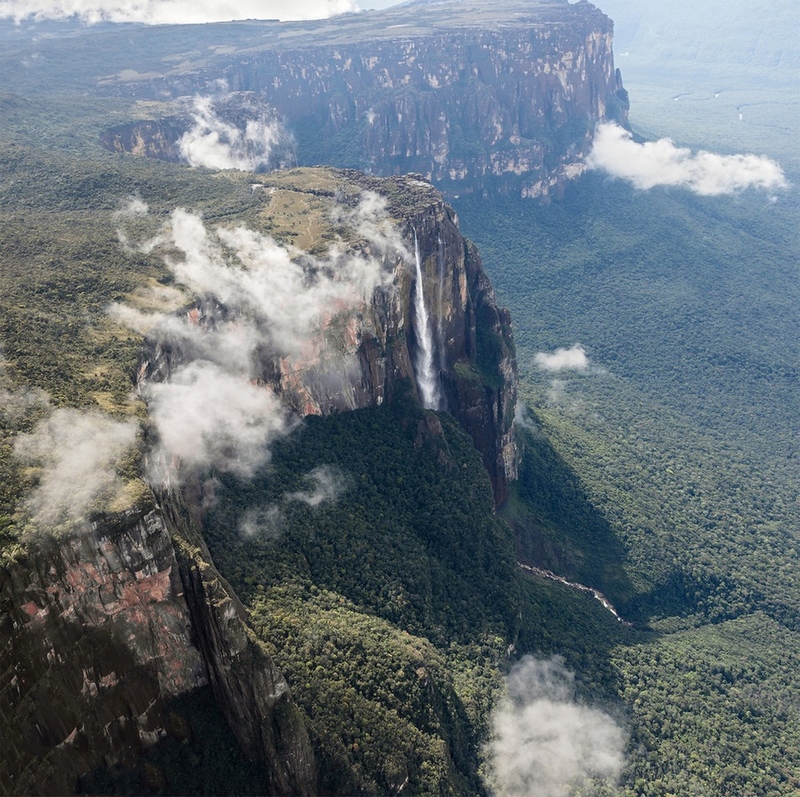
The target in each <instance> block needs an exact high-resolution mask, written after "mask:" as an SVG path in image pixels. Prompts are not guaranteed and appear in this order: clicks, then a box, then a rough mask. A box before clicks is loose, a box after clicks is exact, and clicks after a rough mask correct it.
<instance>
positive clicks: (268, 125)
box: [177, 94, 297, 172]
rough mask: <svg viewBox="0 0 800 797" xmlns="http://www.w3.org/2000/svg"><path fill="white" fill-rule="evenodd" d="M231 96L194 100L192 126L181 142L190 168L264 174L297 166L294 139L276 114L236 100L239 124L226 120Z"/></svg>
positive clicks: (182, 153)
mask: <svg viewBox="0 0 800 797" xmlns="http://www.w3.org/2000/svg"><path fill="white" fill-rule="evenodd" d="M232 103H234V101H233V100H232V99H231V96H230V95H227V94H220V95H219V96H215V97H200V96H198V97H195V98H194V99H193V100H192V106H191V109H190V115H191V118H192V126H191V128H190V129H189V130H187V132H186V133H184V134H183V135H182V136H181V138H180V139H179V140H178V142H177V143H178V149H179V150H180V152H181V155H183V157H184V158H185V159H186V161H187V163H189V164H190V165H191V166H204V167H206V168H208V169H238V170H239V171H242V172H264V171H272V170H274V169H284V168H289V167H291V166H294V165H296V162H297V159H296V157H295V155H294V139H293V138H292V136H291V135H290V133H289V131H288V130H287V129H286V128H285V127H284V125H283V124H282V122H281V120H280V119H279V118H278V116H277V114H276V113H274V112H270V111H268V110H267V109H266V108H264V107H261V108H259V107H257V106H256V104H255V103H254V102H252V101H250V102H248V101H247V100H245V99H244V98H242V97H239V98H238V99H237V100H236V101H235V117H236V121H235V122H234V121H233V120H232V119H226V118H225V111H224V107H225V106H226V105H227V106H231V104H232Z"/></svg>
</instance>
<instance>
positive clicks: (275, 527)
mask: <svg viewBox="0 0 800 797" xmlns="http://www.w3.org/2000/svg"><path fill="white" fill-rule="evenodd" d="M305 481H306V482H307V483H308V485H309V489H308V490H297V491H294V492H289V493H284V495H283V496H282V497H281V499H280V502H279V503H277V504H269V505H267V506H257V507H251V508H249V509H247V510H246V511H245V513H244V514H243V515H242V517H241V520H240V521H239V524H238V526H239V533H240V534H242V536H244V537H256V536H258V537H261V538H262V539H276V538H277V537H279V536H280V533H281V526H282V524H283V523H284V518H285V514H284V510H285V509H286V508H287V507H288V506H289V504H293V503H299V504H305V505H306V506H308V507H311V509H316V508H317V507H319V506H321V505H322V504H327V503H331V502H333V501H335V500H336V499H337V498H338V497H339V496H340V495H341V494H342V493H343V492H345V490H346V489H347V478H346V477H345V476H344V474H342V473H341V472H340V471H339V469H338V468H335V467H333V466H332V465H320V466H319V467H316V468H314V469H313V470H312V471H311V472H309V473H307V474H306V476H305Z"/></svg>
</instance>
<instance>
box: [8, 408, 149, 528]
mask: <svg viewBox="0 0 800 797" xmlns="http://www.w3.org/2000/svg"><path fill="white" fill-rule="evenodd" d="M137 433H138V424H137V423H136V422H135V421H133V420H130V421H116V420H114V419H112V418H109V417H108V416H106V415H103V414H101V413H99V412H87V411H81V410H74V409H58V410H56V411H55V412H53V413H52V415H50V416H49V417H48V418H46V419H44V420H43V421H41V422H39V423H38V424H37V425H36V427H35V428H34V430H33V431H32V432H30V433H29V434H22V435H19V436H18V437H17V439H16V440H15V442H14V454H15V455H16V457H17V458H18V459H19V460H20V461H21V462H23V463H24V464H26V465H30V466H34V467H39V468H40V469H41V471H40V474H39V483H38V485H37V487H36V488H35V489H34V490H33V492H32V493H31V494H30V495H29V496H28V497H27V499H26V503H25V508H26V510H27V511H28V513H29V515H30V517H31V520H32V521H33V524H34V525H35V526H36V527H37V528H38V529H40V530H43V531H53V530H57V529H69V528H71V527H73V526H75V525H78V524H80V523H81V522H83V521H85V520H87V519H88V517H89V515H90V514H91V513H92V512H100V511H103V510H106V509H108V508H109V505H110V504H111V502H112V501H113V500H114V498H115V497H116V496H117V495H118V494H119V491H120V490H121V489H122V487H123V486H124V482H123V480H122V479H121V478H120V477H119V476H118V474H117V471H116V468H117V467H118V465H119V462H120V459H121V458H122V457H123V456H124V454H125V453H126V452H127V451H128V450H129V449H130V448H131V447H132V446H133V445H134V443H135V442H136V436H137Z"/></svg>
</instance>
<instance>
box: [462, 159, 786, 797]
mask: <svg viewBox="0 0 800 797" xmlns="http://www.w3.org/2000/svg"><path fill="white" fill-rule="evenodd" d="M457 209H458V211H459V214H460V217H461V219H462V224H463V226H464V229H465V230H466V231H467V233H468V234H469V235H471V236H472V237H473V238H474V239H476V240H477V241H478V242H479V245H480V246H481V249H482V251H483V253H484V260H485V263H486V264H487V268H488V270H489V271H490V274H491V275H492V278H493V280H494V282H495V284H496V286H497V287H498V292H499V294H500V296H501V297H502V299H503V301H505V302H506V303H508V305H509V306H510V308H511V310H512V314H513V317H514V320H515V335H516V341H517V352H518V361H519V365H520V372H521V375H522V387H521V392H522V393H523V395H525V397H526V399H527V402H528V403H529V405H530V406H531V407H532V408H533V413H532V417H531V419H530V421H531V422H530V424H528V426H529V429H530V434H531V435H532V436H531V437H530V438H529V439H528V441H527V443H526V448H527V449H528V452H527V453H526V454H525V455H524V458H523V465H522V467H521V481H520V484H519V486H518V488H517V491H516V495H515V496H512V501H511V503H510V504H509V510H508V511H509V518H510V519H511V520H512V522H515V523H516V525H517V527H518V530H519V531H518V533H521V534H522V539H523V541H524V542H525V546H526V547H524V550H525V551H527V552H528V553H529V554H530V553H532V552H533V553H535V552H538V553H539V554H540V555H541V556H542V559H543V561H544V562H545V563H546V566H550V567H552V568H553V569H554V570H558V571H559V572H563V573H564V574H566V575H569V576H572V577H574V578H577V577H583V578H594V579H597V580H596V581H595V585H597V586H600V587H601V588H602V589H604V591H606V593H607V594H608V596H609V597H610V598H611V599H612V601H613V602H615V604H616V606H617V608H618V609H619V610H620V611H621V613H622V614H623V616H626V617H628V618H629V619H633V620H637V621H638V622H649V624H650V625H651V627H653V628H654V629H657V630H658V631H659V633H660V635H661V636H660V638H659V639H658V640H654V641H653V643H652V644H648V645H644V646H642V647H638V646H637V647H624V646H623V647H620V648H618V649H617V653H616V654H615V655H614V667H615V668H616V671H617V673H618V675H619V677H620V678H621V694H622V696H623V698H624V699H625V701H626V703H627V704H628V705H629V706H630V708H631V712H632V740H633V743H634V744H639V745H640V747H639V748H638V754H635V755H633V756H632V758H631V761H630V765H629V778H630V780H629V781H628V782H629V784H634V783H635V786H634V785H631V786H630V788H631V789H632V791H631V793H636V794H663V793H665V792H675V793H688V792H689V791H691V790H692V789H701V790H703V791H704V793H708V794H719V795H726V794H732V793H747V794H785V793H791V792H792V790H793V789H794V788H796V786H795V785H794V784H796V780H797V777H798V773H800V760H798V756H797V754H796V747H793V746H792V745H796V744H797V740H798V739H799V738H800V716H798V713H797V711H796V710H795V709H794V708H793V706H792V704H791V702H789V701H787V696H788V695H795V696H796V688H797V686H796V683H795V679H794V674H793V665H792V664H790V662H792V661H795V660H796V658H797V656H798V654H800V636H799V635H798V630H800V629H798V619H797V618H798V616H800V611H799V609H800V592H798V588H797V582H796V578H795V576H794V574H795V573H796V568H797V555H798V529H800V505H798V502H797V484H798V477H799V476H800V472H799V468H800V460H799V459H798V449H797V440H798V436H797V432H798V429H797V423H798V418H800V406H798V402H799V401H800V391H798V370H797V363H798V361H799V358H798V355H800V351H798V346H799V344H798V340H800V335H798V332H799V331H800V330H798V322H797V307H798V306H800V295H799V294H800V287H798V282H797V257H798V244H797V237H796V227H795V225H794V223H793V220H792V219H793V216H794V214H795V213H796V198H795V197H794V196H793V195H784V196H782V197H781V198H780V200H779V202H778V203H777V204H771V203H767V202H765V201H764V200H763V199H762V198H760V197H753V196H747V195H744V196H740V197H736V198H726V199H713V200H708V199H699V198H696V197H692V196H690V195H688V194H681V193H677V192H675V193H670V192H662V191H653V192H650V193H642V192H635V191H633V190H632V189H630V188H628V187H626V186H624V185H622V184H617V183H611V182H608V181H606V180H604V179H602V178H600V177H598V176H595V175H588V176H587V177H585V178H583V179H582V180H581V182H580V183H579V184H578V185H576V186H575V187H574V190H572V191H571V192H570V193H569V195H568V196H567V198H566V199H565V201H564V202H563V203H560V204H554V205H552V206H551V207H548V208H533V207H531V206H526V205H525V204H522V203H516V202H513V201H511V200H504V199H501V198H498V199H497V200H496V201H494V202H492V203H491V204H490V205H487V204H486V203H485V202H484V203H480V202H478V201H477V200H474V201H473V200H471V199H469V198H465V199H462V200H460V201H459V202H458V203H457ZM576 343H581V344H582V345H583V346H584V347H585V350H586V353H587V356H588V358H589V367H588V368H587V369H586V370H585V371H562V372H556V373H547V372H544V371H542V370H540V369H539V368H538V367H537V366H536V364H535V361H534V356H535V354H536V353H537V352H539V351H545V352H551V351H553V350H554V349H556V348H557V347H570V346H572V345H574V344H576ZM550 448H551V449H552V450H553V451H554V452H555V454H556V455H557V457H558V459H559V460H560V461H562V462H563V463H564V466H565V468H564V469H563V471H559V470H558V469H556V470H555V471H554V472H553V474H552V476H551V477H550V481H551V482H554V483H555V484H550V486H549V487H548V486H547V485H546V484H545V487H546V488H547V489H545V490H544V491H542V490H541V489H539V490H537V491H533V490H531V489H529V487H528V485H531V484H541V483H542V477H541V474H538V475H537V474H536V473H535V471H532V469H531V468H530V466H529V465H527V464H526V462H528V463H529V462H531V461H532V457H533V461H536V460H537V459H538V461H541V457H542V451H543V450H545V449H550ZM560 472H561V473H562V475H561V476H559V473H560ZM526 474H528V475H526ZM531 479H533V482H532V481H531ZM567 495H571V496H577V497H578V498H580V499H581V501H585V502H586V503H585V504H581V503H580V502H579V503H577V504H576V503H575V502H572V504H571V507H570V510H569V511H567V512H566V513H565V512H563V511H562V512H559V511H558V510H557V506H558V503H557V502H558V501H563V500H564V497H565V496H567ZM554 497H555V500H556V504H555V506H554V503H553V498H554ZM581 505H583V506H584V507H585V508H584V510H582V511H581V512H580V514H582V516H583V517H584V518H585V519H588V520H589V521H590V522H589V524H588V525H584V529H589V528H595V529H596V531H595V532H594V534H595V535H600V536H599V537H598V539H601V540H602V539H606V540H607V539H608V538H609V537H610V538H612V539H616V540H618V541H620V542H621V543H622V546H623V548H624V554H623V556H622V557H617V558H616V561H624V562H625V565H624V571H625V573H626V579H625V580H623V582H622V584H621V585H620V584H618V583H615V582H614V581H613V579H609V577H608V575H607V572H606V571H604V569H603V565H602V562H603V561H604V560H605V561H607V559H608V556H609V551H610V552H611V554H612V555H613V551H614V548H613V547H612V548H608V547H607V545H605V544H604V545H603V548H604V554H603V557H601V558H600V559H598V558H596V557H594V556H587V552H588V551H590V550H591V542H590V540H588V539H586V538H585V537H583V538H582V535H581V533H580V532H577V531H576V530H575V524H574V523H573V522H572V521H575V520H576V515H575V512H576V507H577V508H578V509H580V506H581ZM520 507H524V509H522V508H520ZM631 587H633V589H631ZM764 628H769V629H771V630H770V631H768V632H767V631H764V630H763V629H764ZM680 629H686V630H680ZM688 629H691V630H688ZM723 662H724V664H723ZM756 662H758V663H757V664H756ZM719 667H722V668H723V669H722V670H719V669H715V668H719ZM723 670H724V672H723ZM709 690H711V691H709ZM712 694H713V695H716V697H715V698H714V699H713V700H712V699H711V698H710V695H712ZM678 696H679V698H678ZM795 699H796V697H795ZM745 728H746V729H745ZM704 738H708V739H714V740H717V739H722V740H723V741H721V742H720V743H718V744H712V745H706V744H704V743H703V742H702V741H701V740H702V739H704ZM745 739H746V741H745ZM787 745H788V746H787ZM634 749H635V748H634Z"/></svg>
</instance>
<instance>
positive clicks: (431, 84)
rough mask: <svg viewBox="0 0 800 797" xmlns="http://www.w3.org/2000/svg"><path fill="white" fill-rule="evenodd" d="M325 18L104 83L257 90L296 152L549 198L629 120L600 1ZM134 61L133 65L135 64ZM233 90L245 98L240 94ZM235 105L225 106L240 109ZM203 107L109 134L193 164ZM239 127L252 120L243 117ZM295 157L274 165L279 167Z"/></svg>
mask: <svg viewBox="0 0 800 797" xmlns="http://www.w3.org/2000/svg"><path fill="white" fill-rule="evenodd" d="M414 5H415V6H416V7H415V12H414V14H413V16H411V17H409V14H408V8H407V6H406V7H404V8H400V9H398V8H393V9H387V10H385V11H376V12H365V13H363V14H358V15H347V16H345V17H341V18H338V19H331V20H325V21H319V20H318V21H315V22H314V23H281V24H279V25H270V26H263V25H259V26H258V30H257V37H256V34H254V33H251V32H250V30H249V28H245V27H244V26H243V25H241V23H236V25H239V26H240V27H235V26H234V27H233V28H232V27H231V25H230V24H229V25H227V26H226V31H229V32H230V31H231V30H236V31H239V32H238V33H237V35H236V36H235V37H234V38H232V39H231V41H232V42H235V43H234V44H231V45H229V46H225V47H224V48H219V49H218V50H217V51H216V53H215V55H213V56H212V57H211V58H203V59H201V60H198V61H196V62H191V63H187V64H185V65H183V66H182V67H181V68H178V69H176V68H175V67H174V64H169V63H167V62H165V63H164V69H163V71H162V72H161V73H158V74H154V73H152V72H151V73H150V74H149V75H148V76H147V77H144V76H143V77H142V79H140V80H135V79H126V80H123V79H121V78H120V77H117V78H115V79H111V80H108V79H105V80H104V81H103V82H102V84H101V85H100V86H99V87H98V89H99V90H100V91H102V92H104V93H112V94H115V95H119V96H127V97H131V98H136V99H137V100H155V101H160V102H164V101H167V102H175V101H179V102H181V103H184V105H185V107H188V108H191V107H192V103H193V102H194V100H191V99H187V98H194V97H214V96H216V95H217V94H218V93H219V92H220V91H222V92H223V94H224V95H225V96H226V97H228V98H234V97H239V96H241V97H247V98H248V100H247V102H248V103H250V104H254V103H262V104H263V107H265V108H269V109H270V111H271V113H273V114H274V118H276V119H280V120H281V122H282V123H283V124H284V125H285V128H286V130H287V131H290V133H291V135H289V134H288V132H287V141H288V140H290V139H293V140H294V143H295V145H296V146H295V148H294V149H293V150H292V153H293V154H295V155H296V162H297V164H298V165H301V166H302V165H306V166H312V165H320V164H325V165H331V166H336V167H340V168H353V169H358V170H361V171H364V172H367V173H370V174H374V175H380V176H388V175H394V174H407V173H410V172H416V173H419V174H422V175H424V176H425V177H426V178H427V179H428V180H430V181H432V182H433V183H434V184H435V185H436V186H437V187H438V188H439V189H440V190H442V191H443V192H444V193H445V194H446V195H448V196H453V195H456V194H460V195H463V194H465V193H471V192H473V193H479V192H481V191H484V190H489V189H491V190H500V191H504V192H509V193H512V194H516V195H520V196H523V197H532V198H539V199H544V200H547V199H548V198H550V197H552V196H558V195H560V194H561V193H562V192H563V190H564V187H565V185H566V184H567V183H568V182H569V181H570V180H571V179H574V178H575V177H577V176H578V175H580V174H581V173H582V171H583V170H584V168H585V167H584V164H583V160H584V157H585V155H586V154H587V153H588V151H589V148H590V146H591V140H592V133H593V130H594V127H595V125H596V124H597V123H598V122H601V121H616V122H617V123H619V124H622V125H623V126H626V125H627V112H628V95H627V92H626V91H625V89H624V88H623V85H622V78H621V75H620V73H619V70H618V69H616V68H615V67H614V58H613V52H612V36H613V24H612V22H611V20H609V19H608V17H606V16H605V15H604V14H603V13H602V12H601V11H599V10H598V9H597V8H595V7H594V6H593V5H591V4H588V3H580V4H570V3H566V2H540V3H535V2H533V3H532V2H521V0H520V1H519V2H514V1H512V2H508V3H503V4H502V6H498V5H497V4H495V3H490V2H487V0H464V2H457V3H456V2H450V1H449V0H441V2H419V3H415V4H414ZM133 66H135V65H133ZM229 101H231V102H232V101H233V100H232V99H231V100H229ZM237 113H238V112H237V111H233V110H226V109H224V108H222V107H220V109H219V110H218V114H219V115H220V116H221V117H222V118H224V119H226V120H227V121H232V120H233V117H235V116H237ZM192 118H193V117H192V116H191V113H189V114H184V115H181V114H177V115H171V116H168V117H165V118H162V119H150V120H146V121H142V120H132V121H131V122H130V123H128V124H125V125H120V126H118V127H115V128H112V129H110V130H106V131H105V132H104V133H103V134H102V136H101V141H102V143H103V146H105V147H106V148H108V149H110V150H112V151H118V152H132V153H137V154H141V155H146V156H149V157H159V158H164V159H167V160H173V161H181V160H184V161H186V160H187V159H186V157H185V155H182V154H181V152H180V148H179V147H177V146H176V143H177V142H178V141H179V140H180V139H181V138H182V137H183V136H184V135H186V133H187V131H188V130H189V129H190V125H191V122H192ZM240 129H243V128H242V127H241V120H240ZM288 149H289V148H287V147H284V148H283V150H281V152H282V154H280V155H278V154H276V157H275V159H273V160H272V161H270V162H268V163H267V164H266V165H265V166H263V168H280V161H281V159H286V160H287V162H288V163H290V164H291V163H292V160H291V158H289V157H288Z"/></svg>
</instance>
